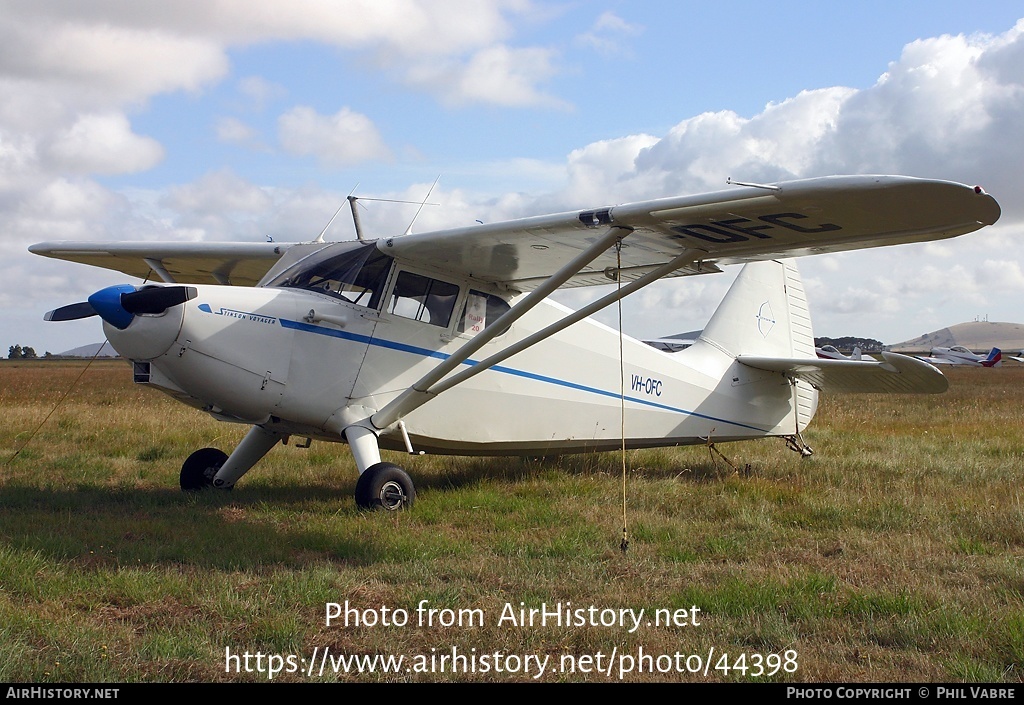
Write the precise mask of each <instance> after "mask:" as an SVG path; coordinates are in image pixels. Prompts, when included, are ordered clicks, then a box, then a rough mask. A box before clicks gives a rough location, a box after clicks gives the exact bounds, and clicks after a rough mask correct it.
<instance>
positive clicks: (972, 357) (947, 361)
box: [918, 345, 1003, 367]
mask: <svg viewBox="0 0 1024 705" xmlns="http://www.w3.org/2000/svg"><path fill="white" fill-rule="evenodd" d="M918 359H920V360H924V361H925V362H929V363H931V364H933V365H971V366H973V367H998V366H999V365H1001V364H1002V360H1003V351H1002V350H1000V349H999V348H992V349H991V350H990V351H989V353H988V355H978V354H977V353H973V352H971V351H970V350H968V349H967V348H966V347H964V346H963V345H954V346H953V347H950V348H932V352H931V356H930V357H920V356H919V357H918Z"/></svg>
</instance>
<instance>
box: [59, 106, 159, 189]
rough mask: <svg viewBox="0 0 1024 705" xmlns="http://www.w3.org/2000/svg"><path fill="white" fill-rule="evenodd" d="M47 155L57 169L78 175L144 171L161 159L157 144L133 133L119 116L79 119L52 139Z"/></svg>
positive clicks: (113, 114) (123, 117)
mask: <svg viewBox="0 0 1024 705" xmlns="http://www.w3.org/2000/svg"><path fill="white" fill-rule="evenodd" d="M47 153H48V156H49V157H50V158H51V159H52V160H53V161H54V162H55V164H54V166H55V167H56V168H58V169H59V170H61V171H68V172H73V173H81V174H123V173H130V172H136V171H144V170H146V169H149V168H151V167H153V166H154V165H156V164H157V163H158V162H159V161H160V160H161V159H163V156H164V150H163V147H161V146H160V143H159V142H157V141H156V140H154V139H152V138H150V137H141V136H139V135H136V134H134V133H133V132H132V129H131V125H130V124H129V122H128V118H126V117H125V116H124V115H123V114H121V113H106V114H102V115H83V116H81V117H80V118H78V120H77V121H76V122H75V124H74V125H72V126H71V127H70V128H68V129H67V130H64V131H63V132H62V133H60V134H58V135H57V136H56V138H55V139H54V141H53V143H52V144H51V145H50V146H49V149H48V150H47Z"/></svg>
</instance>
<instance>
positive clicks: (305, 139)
mask: <svg viewBox="0 0 1024 705" xmlns="http://www.w3.org/2000/svg"><path fill="white" fill-rule="evenodd" d="M277 127H278V137H279V139H280V140H281V145H282V146H283V147H284V149H285V150H286V151H288V152H289V153H291V154H296V155H302V156H306V155H312V156H315V157H316V158H317V159H318V160H319V161H320V162H321V163H322V164H324V165H333V166H348V165H352V164H359V163H360V162H366V161H371V160H375V159H388V158H390V156H391V154H390V151H389V150H388V148H387V146H386V145H385V144H384V140H383V139H382V138H381V136H380V133H379V132H378V131H377V128H376V126H375V125H374V124H373V121H372V120H370V118H368V117H366V116H365V115H363V114H361V113H357V112H355V111H354V110H352V109H350V108H342V109H341V110H339V111H338V112H336V113H335V114H334V115H321V114H320V113H318V112H316V111H315V110H314V109H313V108H310V107H308V106H303V105H300V106H298V107H295V108H292V109H291V110H289V111H288V112H286V113H284V114H283V115H281V117H279V118H278V120H277Z"/></svg>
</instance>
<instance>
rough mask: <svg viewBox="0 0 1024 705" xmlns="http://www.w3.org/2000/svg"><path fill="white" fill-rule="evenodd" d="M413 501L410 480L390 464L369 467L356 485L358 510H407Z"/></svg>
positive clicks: (403, 471)
mask: <svg viewBox="0 0 1024 705" xmlns="http://www.w3.org/2000/svg"><path fill="white" fill-rule="evenodd" d="M415 501H416V488H415V487H413V484H412V478H410V477H409V475H408V474H406V472H405V470H403V469H402V468H400V467H398V466H397V465H392V464H391V463H377V464H376V465H371V466H370V467H368V468H366V470H365V471H364V472H363V474H362V475H360V476H359V481H358V482H357V483H356V504H357V505H358V506H359V508H360V509H371V510H377V509H380V510H385V511H390V512H395V511H399V510H401V509H409V508H410V507H412V504H413V502H415Z"/></svg>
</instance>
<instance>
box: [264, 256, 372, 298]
mask: <svg viewBox="0 0 1024 705" xmlns="http://www.w3.org/2000/svg"><path fill="white" fill-rule="evenodd" d="M391 262H392V259H391V258H390V257H388V256H387V255H385V254H382V253H381V252H380V251H379V250H378V249H377V248H376V247H375V246H374V245H364V246H362V247H359V248H356V249H347V250H346V251H345V252H341V253H339V252H338V251H337V250H336V249H334V248H333V247H325V248H324V249H322V250H320V251H319V252H317V253H315V254H313V255H310V256H309V257H306V258H305V259H303V260H301V261H299V262H296V263H295V264H294V265H292V266H291V267H289V268H288V269H286V270H285V271H283V272H281V274H279V275H278V276H277V277H275V278H274V279H272V280H271V281H270V282H268V283H267V284H266V286H276V287H283V288H292V289H307V290H309V291H317V292H320V293H322V294H327V295H329V296H333V297H335V298H338V299H341V300H343V301H347V302H349V303H351V304H356V305H358V306H366V307H368V308H377V307H378V306H379V305H380V299H381V296H382V295H383V293H384V287H385V285H386V284H387V278H388V272H390V270H391Z"/></svg>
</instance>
